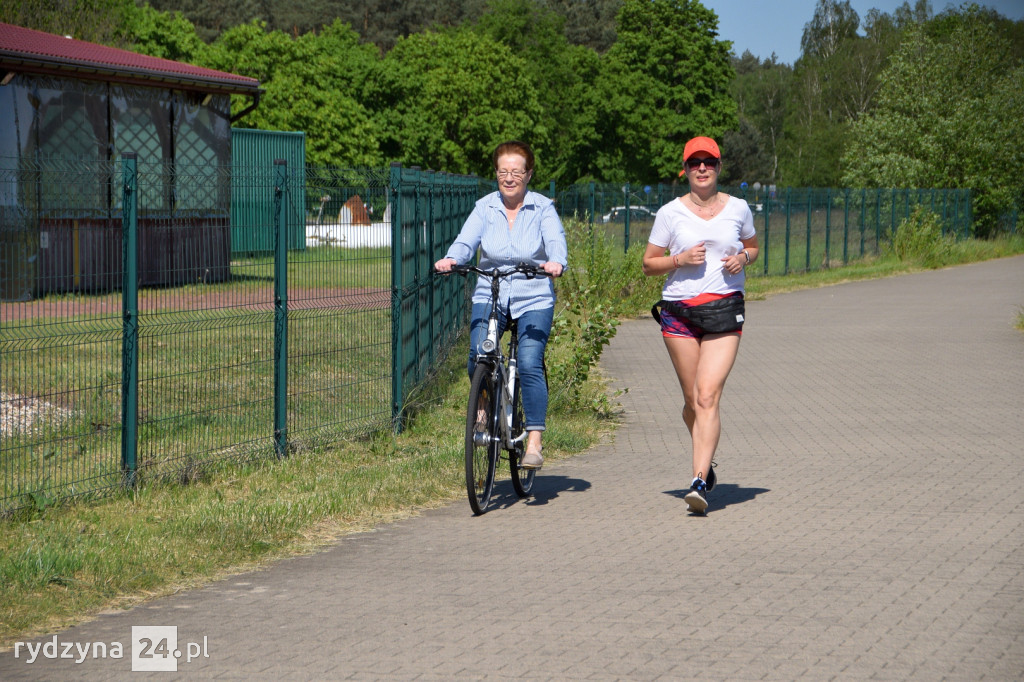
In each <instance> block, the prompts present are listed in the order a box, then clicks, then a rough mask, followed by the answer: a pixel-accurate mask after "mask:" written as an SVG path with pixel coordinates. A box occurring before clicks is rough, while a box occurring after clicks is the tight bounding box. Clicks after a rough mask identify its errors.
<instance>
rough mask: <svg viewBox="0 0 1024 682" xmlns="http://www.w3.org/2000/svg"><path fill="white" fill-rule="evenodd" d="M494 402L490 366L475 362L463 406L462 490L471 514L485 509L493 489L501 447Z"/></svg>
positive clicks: (495, 403)
mask: <svg viewBox="0 0 1024 682" xmlns="http://www.w3.org/2000/svg"><path fill="white" fill-rule="evenodd" d="M497 402H498V400H497V392H496V387H495V385H494V378H493V376H492V375H491V368H490V367H488V366H487V365H486V364H485V363H482V362H481V363H477V366H476V371H475V372H473V381H472V383H471V384H470V387H469V406H468V408H467V410H466V492H467V493H469V506H470V507H472V509H473V513H474V514H483V513H484V512H486V511H487V505H488V504H489V503H490V501H491V492H492V491H493V490H494V470H495V469H496V468H497V466H498V452H499V451H500V449H501V438H500V436H499V434H498V415H497V411H498V410H497Z"/></svg>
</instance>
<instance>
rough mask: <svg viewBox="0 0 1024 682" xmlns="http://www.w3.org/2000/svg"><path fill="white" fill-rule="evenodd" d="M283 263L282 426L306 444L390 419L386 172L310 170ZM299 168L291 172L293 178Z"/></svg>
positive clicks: (296, 199) (295, 196)
mask: <svg viewBox="0 0 1024 682" xmlns="http://www.w3.org/2000/svg"><path fill="white" fill-rule="evenodd" d="M299 174H300V175H302V176H303V177H302V180H303V185H304V191H303V193H301V194H299V193H290V201H291V202H293V203H295V204H298V206H297V207H294V208H293V210H295V209H299V208H300V209H301V212H302V214H303V215H304V216H305V234H306V244H305V250H304V251H303V252H301V253H297V252H296V253H292V254H291V256H290V258H289V269H288V336H289V342H288V377H289V380H288V385H289V390H288V433H289V439H290V441H291V442H292V445H293V446H295V447H305V446H313V445H317V444H321V443H324V442H329V441H331V440H336V439H338V438H339V437H343V436H346V435H351V434H355V433H364V432H366V431H368V430H372V429H374V428H381V427H384V426H387V425H388V424H390V423H391V328H392V320H391V288H390V287H391V223H390V211H389V209H388V193H387V180H388V175H387V173H386V172H385V171H382V170H344V169H332V168H309V169H304V170H302V171H301V173H299ZM294 175H295V174H293V176H294Z"/></svg>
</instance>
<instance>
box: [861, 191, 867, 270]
mask: <svg viewBox="0 0 1024 682" xmlns="http://www.w3.org/2000/svg"><path fill="white" fill-rule="evenodd" d="M867 198H868V191H867V189H865V188H863V187H861V190H860V257H861V258H863V257H864V227H865V225H866V223H865V222H864V211H865V210H867Z"/></svg>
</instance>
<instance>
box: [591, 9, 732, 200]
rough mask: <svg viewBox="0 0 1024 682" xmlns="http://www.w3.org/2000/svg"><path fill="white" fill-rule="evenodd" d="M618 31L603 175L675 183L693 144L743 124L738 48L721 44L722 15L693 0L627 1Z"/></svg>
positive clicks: (598, 171) (605, 82) (604, 118)
mask: <svg viewBox="0 0 1024 682" xmlns="http://www.w3.org/2000/svg"><path fill="white" fill-rule="evenodd" d="M617 34H618V37H617V39H616V41H615V44H614V45H612V47H611V49H609V50H608V52H607V54H606V55H605V60H604V63H603V69H602V73H601V75H600V76H599V80H598V83H597V84H596V89H597V90H598V92H599V93H600V96H601V98H602V103H601V104H602V110H601V111H599V113H598V120H597V121H596V123H597V125H598V127H599V130H600V133H601V137H602V139H603V140H604V145H603V147H602V149H600V150H598V154H597V156H596V158H595V160H594V167H595V175H597V176H598V177H599V178H601V179H604V180H608V181H613V182H621V181H624V180H628V179H635V178H661V179H665V180H669V181H674V180H675V179H676V178H677V174H678V171H679V168H680V166H681V163H682V160H681V158H680V154H681V153H682V149H683V145H684V144H685V143H686V140H687V139H689V138H690V137H693V136H695V135H707V136H708V137H714V138H717V139H719V140H721V139H722V138H723V136H724V135H725V132H726V131H727V130H730V129H732V128H734V127H735V126H736V103H735V102H734V101H733V100H732V98H731V97H730V96H729V92H728V85H729V81H730V80H731V79H732V77H733V74H734V72H733V70H732V66H731V64H730V62H729V48H730V44H729V43H728V42H725V41H719V40H717V35H718V18H717V17H716V16H715V14H714V12H711V11H710V10H708V9H706V8H704V6H702V5H701V4H700V3H699V2H696V1H691V0H626V1H625V2H624V3H623V5H622V9H621V10H619V15H618V19H617Z"/></svg>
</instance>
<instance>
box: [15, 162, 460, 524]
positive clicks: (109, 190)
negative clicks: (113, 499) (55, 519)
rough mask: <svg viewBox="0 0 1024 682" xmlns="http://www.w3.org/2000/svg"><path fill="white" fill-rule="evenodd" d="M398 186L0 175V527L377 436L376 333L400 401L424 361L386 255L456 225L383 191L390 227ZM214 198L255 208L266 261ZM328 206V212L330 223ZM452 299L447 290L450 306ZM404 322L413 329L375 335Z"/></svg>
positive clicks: (456, 218) (194, 174)
mask: <svg viewBox="0 0 1024 682" xmlns="http://www.w3.org/2000/svg"><path fill="white" fill-rule="evenodd" d="M395 173H398V174H399V175H401V173H402V171H401V169H398V170H393V171H390V172H389V171H387V170H384V169H379V170H359V171H348V170H336V169H323V168H302V167H300V168H290V167H289V166H288V165H287V164H286V163H283V162H282V163H274V164H271V165H268V166H261V167H258V168H256V167H250V168H244V169H243V171H242V172H239V171H238V168H235V169H231V168H217V167H188V166H184V165H181V164H178V165H175V166H173V167H171V166H167V165H163V164H154V163H149V162H147V161H146V160H144V159H135V158H134V157H133V156H131V155H126V156H125V157H124V158H122V159H119V160H118V161H117V162H115V163H106V162H92V161H90V162H82V161H78V162H73V163H71V162H67V161H65V160H52V161H44V162H28V161H25V160H24V159H0V197H4V198H6V199H7V200H8V201H7V202H5V205H4V206H3V207H2V214H0V217H2V219H3V223H2V226H0V227H2V229H0V234H2V235H3V238H4V241H3V245H4V246H3V251H2V255H0V257H2V259H3V260H2V263H3V265H2V267H0V280H2V281H3V282H4V294H5V295H4V297H3V298H4V300H3V301H2V302H0V313H2V323H0V389H2V395H0V407H2V413H0V414H2V420H0V423H2V427H3V431H2V435H0V514H2V513H8V512H10V511H12V510H15V509H18V508H20V507H23V506H31V505H39V504H46V503H49V501H51V500H56V499H62V498H68V497H73V496H81V495H94V494H101V493H104V492H107V491H110V490H114V489H117V488H119V487H121V486H122V485H125V484H130V483H132V482H134V481H135V480H136V479H139V478H153V477H161V478H180V479H188V478H191V477H194V476H196V475H197V474H198V473H199V472H200V471H201V470H202V468H204V467H206V466H209V465H211V464H213V463H215V462H217V461H218V460H222V459H235V460H238V459H249V458H253V457H260V456H274V455H275V454H276V455H278V456H283V455H285V454H286V453H288V452H289V451H292V450H295V449H302V448H308V447H313V446H316V445H320V444H324V443H328V442H331V441H336V440H338V439H340V438H346V437H349V436H353V435H360V434H363V433H366V432H369V431H372V430H374V429H378V428H388V427H391V426H392V425H394V423H395V418H396V415H397V414H400V412H401V409H402V404H403V395H404V394H403V393H402V392H401V391H400V392H397V393H395V394H394V395H393V394H392V377H393V375H395V374H396V372H395V370H394V367H393V359H394V357H393V343H392V339H393V337H394V334H393V331H392V328H393V327H395V328H396V329H398V330H401V331H402V334H404V335H405V337H406V338H407V341H406V342H405V343H404V344H398V345H397V346H396V347H398V348H400V349H402V350H403V352H404V354H405V355H404V356H405V357H407V358H410V359H412V360H413V362H410V363H407V365H408V366H407V367H405V368H403V369H402V370H401V371H400V372H398V373H397V374H398V376H399V377H400V380H399V381H397V382H396V383H397V385H398V386H399V387H401V390H402V391H405V390H408V387H409V386H411V385H412V384H413V383H415V381H416V379H415V376H414V375H415V373H417V372H418V373H419V375H420V376H422V375H423V373H424V372H425V371H426V370H425V361H424V359H423V356H425V357H428V358H429V357H430V353H432V352H433V349H435V348H437V347H440V346H441V344H440V343H438V342H434V341H430V340H428V339H427V338H425V337H424V336H423V335H422V334H420V333H419V326H418V324H419V322H418V321H417V319H416V317H415V316H417V315H418V316H419V318H420V319H422V320H425V319H426V318H427V317H428V316H427V315H426V314H425V313H424V312H421V311H419V310H418V307H419V306H418V305H417V304H416V303H415V301H416V300H417V297H420V296H422V294H420V293H418V292H417V291H416V290H417V287H420V286H430V285H432V284H434V283H433V281H432V280H431V279H430V278H429V277H426V275H425V271H424V270H423V264H424V263H426V262H428V260H429V259H428V258H427V257H426V256H423V255H422V254H421V255H410V254H408V253H406V252H405V251H404V250H403V248H398V249H394V250H393V249H392V248H391V245H392V241H395V243H396V244H398V245H399V246H400V247H401V245H407V246H406V247H405V248H411V247H412V246H415V247H416V248H422V249H429V248H430V244H429V243H427V242H423V241H422V239H421V236H420V235H421V232H422V228H421V227H420V226H421V225H422V224H423V221H424V220H427V219H428V217H429V216H433V218H432V220H431V222H432V223H437V224H440V225H445V224H447V225H449V226H454V225H461V223H462V221H463V220H464V218H465V215H464V214H463V215H454V214H449V213H450V211H452V210H467V209H466V206H467V205H468V206H469V208H471V207H472V201H469V200H467V199H466V198H464V197H463V198H461V203H460V204H458V205H455V204H454V203H453V201H452V199H454V198H455V197H458V196H460V195H459V193H458V192H453V191H452V190H451V186H452V185H453V184H460V183H461V184H465V183H464V181H462V180H458V179H456V178H450V179H448V180H446V181H444V182H435V183H434V185H436V187H435V186H433V185H431V186H430V187H425V186H421V184H422V183H420V182H419V180H418V179H417V178H418V177H419V174H416V173H411V174H410V173H409V172H406V178H405V182H408V183H410V186H411V187H412V188H413V192H414V193H413V200H412V204H413V205H412V206H411V207H410V206H407V204H409V202H410V200H409V198H408V197H409V190H408V189H407V188H406V187H405V185H403V184H399V185H398V187H397V192H396V196H402V197H406V198H405V199H403V201H402V202H399V203H398V204H396V207H395V209H394V211H395V213H396V217H398V218H399V219H398V220H396V221H392V220H391V219H390V214H391V209H389V193H390V192H391V188H390V187H389V183H390V182H391V181H392V176H393V175H394V174H395ZM431 175H433V174H431ZM435 177H436V176H435ZM97 178H99V179H100V180H99V185H98V187H99V189H96V187H97ZM232 185H234V186H235V187H236V188H237V186H238V185H242V189H244V191H245V192H246V193H247V194H248V195H250V196H252V195H261V196H264V197H267V199H268V201H267V203H268V205H269V206H270V207H271V209H270V210H269V211H266V212H264V213H265V217H264V218H262V219H261V220H260V221H258V222H257V223H256V224H253V225H252V226H251V228H250V229H253V230H259V231H260V232H261V233H262V234H264V235H266V234H269V235H271V236H272V242H271V245H272V247H273V248H272V249H271V250H270V252H269V253H266V252H264V251H265V250H264V249H261V250H260V252H258V253H253V254H248V253H245V254H232V249H231V248H230V242H231V234H232V225H231V222H230V219H229V214H230V211H228V210H227V208H228V205H227V204H228V202H227V199H226V197H229V196H231V193H232V192H231V190H232ZM471 185H472V188H473V191H475V188H476V181H475V180H473V182H472V183H471ZM467 188H468V185H467ZM467 188H462V189H460V190H459V191H460V192H462V193H463V194H465V191H466V189H467ZM86 189H87V190H88V191H87V192H86V191H85V190H86ZM41 193H42V194H44V195H46V196H47V197H48V198H47V201H44V202H40V200H39V196H40V194H41ZM84 196H88V197H89V200H88V201H86V200H84V199H82V197H84ZM166 196H175V197H177V203H176V204H174V205H170V204H168V203H167V202H166V201H164V198H165V197H166ZM327 196H331V197H340V198H343V199H342V201H341V203H340V204H339V205H337V206H335V207H334V208H331V209H330V210H331V214H330V215H325V211H324V201H323V198H324V197H327ZM472 199H474V200H475V197H472ZM424 209H426V210H428V211H430V213H429V214H425V213H423V210H424ZM296 214H298V215H301V216H302V217H303V223H304V224H303V226H302V228H303V230H304V234H305V240H304V243H303V244H302V247H303V248H302V249H301V250H300V249H296V248H292V246H293V241H294V240H293V237H294V226H293V225H292V224H291V223H293V222H294V216H295V215H296ZM236 227H237V226H236ZM449 237H451V238H453V237H454V233H452V234H449V235H444V234H442V233H438V235H437V236H436V239H441V240H443V239H446V238H449ZM393 254H394V258H393ZM393 262H395V263H399V264H402V268H401V269H402V272H403V276H402V278H396V279H395V282H399V283H400V285H399V287H398V288H397V289H395V290H394V291H393V289H392V287H393V284H394V282H393V280H392V263H393ZM14 263H16V264H17V265H18V267H15V268H11V267H8V266H9V265H10V264H14ZM410 266H414V269H412V270H410ZM410 278H411V279H410ZM146 283H149V284H146ZM456 284H458V283H456ZM462 286H463V289H455V288H451V287H452V284H450V283H449V284H448V287H449V288H451V291H450V292H449V293H450V295H452V296H455V297H461V301H463V302H464V301H465V289H464V287H465V284H464V283H463V284H462ZM403 301H405V303H404V304H403V305H399V306H397V307H398V308H404V310H405V314H406V315H412V316H413V317H412V318H411V319H412V320H413V323H412V324H410V323H409V322H403V321H398V322H393V320H392V315H393V314H394V309H395V307H396V306H395V305H394V304H395V303H396V302H399V303H401V302H403ZM435 307H437V308H440V309H444V310H446V311H447V315H448V317H449V319H450V320H454V319H455V317H456V316H457V315H456V312H457V311H458V309H459V308H460V306H457V305H453V304H450V303H449V304H443V303H441V302H437V303H435ZM461 307H464V306H461ZM454 326H455V325H454V324H451V325H449V326H447V327H444V328H443V329H444V331H446V332H448V333H450V332H451V330H452V328H453V327H454ZM438 328H439V329H440V328H441V327H440V326H438ZM410 336H411V338H412V339H413V340H412V341H411V342H410V341H409V340H408V338H409V337H410ZM410 343H412V345H411V346H410V345H409V344H410ZM421 349H427V352H426V353H424V352H423V351H421ZM410 372H412V374H410Z"/></svg>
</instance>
